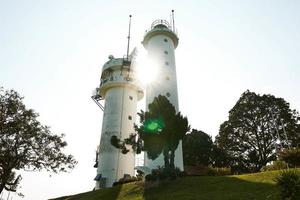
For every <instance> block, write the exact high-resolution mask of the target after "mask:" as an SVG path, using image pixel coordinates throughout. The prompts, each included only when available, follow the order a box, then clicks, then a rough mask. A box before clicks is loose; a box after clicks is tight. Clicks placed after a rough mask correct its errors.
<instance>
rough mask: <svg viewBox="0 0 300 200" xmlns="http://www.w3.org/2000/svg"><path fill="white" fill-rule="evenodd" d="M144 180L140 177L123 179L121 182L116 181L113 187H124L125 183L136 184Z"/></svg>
mask: <svg viewBox="0 0 300 200" xmlns="http://www.w3.org/2000/svg"><path fill="white" fill-rule="evenodd" d="M140 180H142V178H140V177H135V176H133V177H130V178H121V179H120V180H119V181H116V182H114V183H113V186H116V185H122V184H125V183H130V182H135V181H140Z"/></svg>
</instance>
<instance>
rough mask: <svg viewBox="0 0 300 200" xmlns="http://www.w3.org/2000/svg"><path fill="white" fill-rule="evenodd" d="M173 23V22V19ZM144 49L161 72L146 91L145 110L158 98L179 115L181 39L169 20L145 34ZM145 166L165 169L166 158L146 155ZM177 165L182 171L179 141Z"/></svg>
mask: <svg viewBox="0 0 300 200" xmlns="http://www.w3.org/2000/svg"><path fill="white" fill-rule="evenodd" d="M173 19H174V18H173ZM142 43H143V45H144V47H145V48H146V50H147V52H148V61H149V63H151V64H150V65H149V68H150V69H147V70H152V69H151V68H156V70H157V71H158V73H157V77H156V78H155V80H154V81H152V82H151V83H149V84H148V85H147V87H146V107H147V108H146V110H148V105H149V104H150V103H152V101H153V99H154V97H157V96H158V95H164V96H166V97H167V98H168V99H169V101H170V102H171V103H172V104H173V105H174V107H175V109H176V111H177V112H178V111H179V108H178V92H177V78H176V65H175V48H176V47H177V45H178V37H177V34H176V32H175V30H174V23H173V26H170V25H169V23H168V22H167V21H166V20H156V21H154V22H153V23H152V25H151V29H150V30H149V31H147V32H146V34H145V36H144V40H143V42H142ZM144 164H145V166H146V167H148V168H150V169H153V168H157V166H163V165H164V159H163V155H162V154H161V155H160V156H159V157H158V158H157V159H155V160H150V159H148V158H147V154H146V153H145V159H144ZM174 164H175V166H176V167H179V168H180V169H181V170H183V158H182V143H181V141H180V143H179V145H178V148H177V150H176V151H175V160H174Z"/></svg>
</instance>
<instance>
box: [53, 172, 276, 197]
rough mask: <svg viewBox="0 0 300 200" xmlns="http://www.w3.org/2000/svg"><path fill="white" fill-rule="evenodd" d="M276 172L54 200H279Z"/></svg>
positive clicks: (188, 180)
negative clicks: (275, 178) (275, 179)
mask: <svg viewBox="0 0 300 200" xmlns="http://www.w3.org/2000/svg"><path fill="white" fill-rule="evenodd" d="M277 174H278V171H271V172H262V173H255V174H247V175H235V176H219V177H212V176H194V177H185V178H182V179H178V180H175V181H171V182H166V183H163V184H161V185H160V186H159V187H154V188H149V189H147V190H144V186H143V183H142V182H134V183H128V184H124V185H121V186H115V187H113V188H108V189H101V190H97V191H93V192H86V193H81V194H77V195H73V196H66V197H60V198H57V199H55V200H99V199H105V200H110V199H119V200H121V199H122V200H169V199H172V200H198V199H199V200H219V199H220V200H235V199H239V200H240V199H246V200H254V199H255V200H257V199H262V200H266V199H270V200H271V199H272V200H276V199H278V200H279V199H280V197H279V188H278V187H277V186H276V185H275V182H274V181H273V179H274V177H275V176H276V175H277Z"/></svg>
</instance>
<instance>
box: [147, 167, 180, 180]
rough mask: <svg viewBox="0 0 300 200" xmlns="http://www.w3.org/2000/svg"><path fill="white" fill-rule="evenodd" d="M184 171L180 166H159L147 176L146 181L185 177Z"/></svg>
mask: <svg viewBox="0 0 300 200" xmlns="http://www.w3.org/2000/svg"><path fill="white" fill-rule="evenodd" d="M183 176H184V172H182V171H180V169H179V168H175V169H174V168H166V167H158V168H157V169H153V170H152V173H151V174H148V175H147V176H145V179H146V181H156V180H175V179H176V178H178V177H183Z"/></svg>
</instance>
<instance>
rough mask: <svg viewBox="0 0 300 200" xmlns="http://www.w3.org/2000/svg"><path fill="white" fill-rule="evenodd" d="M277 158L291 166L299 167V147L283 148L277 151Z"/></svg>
mask: <svg viewBox="0 0 300 200" xmlns="http://www.w3.org/2000/svg"><path fill="white" fill-rule="evenodd" d="M279 159H280V160H283V161H284V162H286V163H288V164H289V165H290V166H291V167H300V148H290V149H283V150H282V151H280V152H279Z"/></svg>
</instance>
